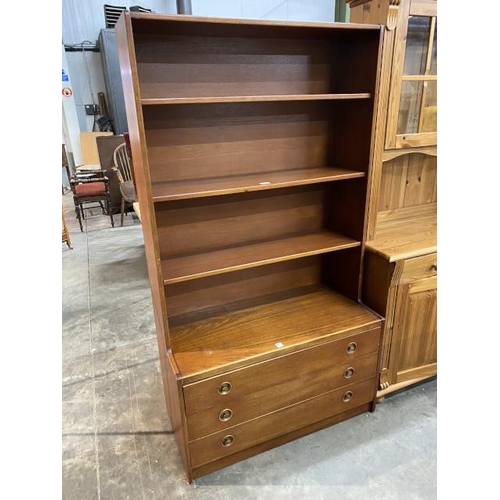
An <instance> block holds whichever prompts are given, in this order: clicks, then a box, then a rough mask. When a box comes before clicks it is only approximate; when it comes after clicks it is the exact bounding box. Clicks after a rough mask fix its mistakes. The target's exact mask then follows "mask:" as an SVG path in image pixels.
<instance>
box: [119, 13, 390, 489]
mask: <svg viewBox="0 0 500 500" xmlns="http://www.w3.org/2000/svg"><path fill="white" fill-rule="evenodd" d="M116 31H117V40H118V46H119V57H120V66H121V74H122V81H123V87H124V93H125V104H126V111H127V120H128V126H129V133H130V141H131V150H132V157H133V164H134V173H135V180H136V185H137V192H138V197H139V205H140V212H141V221H142V227H143V232H144V242H145V249H146V260H147V265H148V272H149V279H150V283H151V290H152V298H153V310H154V316H155V324H156V330H157V335H158V348H159V353H160V360H161V364H162V375H163V382H164V388H165V399H166V403H167V409H168V413H169V417H170V421H171V424H172V428H173V432H174V436H175V438H176V441H177V444H178V447H179V452H180V457H181V459H182V462H183V464H184V467H185V470H186V475H187V478H188V480H189V481H192V480H193V479H194V478H196V477H199V476H201V475H204V474H207V473H209V472H211V471H214V470H217V469H219V468H221V467H224V466H226V465H229V464H231V463H234V462H236V461H238V460H243V459H245V458H247V457H249V456H251V455H254V454H256V453H259V452H261V451H264V450H267V449H269V448H271V447H274V446H278V445H280V444H282V443H285V442H287V441H290V440H292V439H295V438H297V437H300V436H303V435H305V434H307V433H310V432H313V431H315V430H318V429H321V428H323V427H325V426H328V425H332V424H334V423H336V422H339V421H341V420H345V419H347V418H350V417H352V416H354V415H358V414H360V413H362V412H366V411H368V410H370V409H373V402H374V400H375V395H376V389H377V372H378V359H379V347H380V335H381V327H382V323H383V320H382V318H381V316H380V315H378V314H376V313H374V312H373V311H371V310H370V309H369V308H367V307H366V306H364V305H363V304H361V303H360V298H361V286H360V278H361V268H362V256H363V253H364V250H365V242H366V209H367V195H368V193H367V191H368V185H369V178H370V175H371V164H372V144H373V141H372V140H373V118H374V112H375V107H376V102H377V96H378V93H377V89H378V68H379V53H380V47H381V37H382V29H381V27H380V26H379V25H369V26H368V25H354V24H349V25H344V24H339V25H335V24H332V23H299V22H278V21H256V20H255V21H254V20H242V19H239V20H232V19H214V18H203V17H194V16H167V15H159V14H139V13H128V12H125V13H123V14H122V16H121V18H120V20H119V21H118V23H117V25H116Z"/></svg>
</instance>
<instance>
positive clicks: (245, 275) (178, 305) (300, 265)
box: [165, 256, 321, 326]
mask: <svg viewBox="0 0 500 500" xmlns="http://www.w3.org/2000/svg"><path fill="white" fill-rule="evenodd" d="M320 280H321V270H320V257H318V256H313V257H307V258H304V259H296V260H291V261H286V262H279V263H277V264H270V265H268V266H262V267H256V268H251V269H244V270H242V271H236V272H232V273H226V274H221V275H217V276H210V277H208V278H202V279H198V280H194V281H187V282H182V283H175V284H173V285H168V286H166V287H165V296H166V301H167V310H168V315H169V324H170V326H177V325H180V324H183V323H186V322H189V321H192V320H193V319H194V318H196V319H201V318H202V317H206V316H211V315H216V314H220V313H222V312H229V311H232V310H236V309H242V308H246V307H252V306H256V305H261V304H265V303H270V302H273V301H274V300H276V296H277V294H280V296H281V297H285V296H286V297H290V296H293V295H294V294H300V293H303V290H304V287H310V286H313V285H317V284H319V283H320Z"/></svg>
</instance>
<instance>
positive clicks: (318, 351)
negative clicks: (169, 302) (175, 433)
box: [184, 328, 380, 415]
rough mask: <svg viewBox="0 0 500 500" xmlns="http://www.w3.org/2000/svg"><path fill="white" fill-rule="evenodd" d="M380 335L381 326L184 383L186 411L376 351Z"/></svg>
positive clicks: (223, 402) (224, 403)
mask: <svg viewBox="0 0 500 500" xmlns="http://www.w3.org/2000/svg"><path fill="white" fill-rule="evenodd" d="M379 337H380V328H375V329H372V330H369V331H366V332H362V333H358V334H356V335H351V336H349V337H345V338H343V339H340V340H335V341H332V342H328V343H326V344H322V345H319V346H314V347H310V348H308V349H304V350H302V351H298V352H293V353H291V354H285V355H283V356H281V357H279V358H274V359H272V360H269V361H263V362H262V363H257V364H255V365H252V366H249V367H245V368H240V369H239V370H234V371H232V372H229V373H226V374H223V375H218V376H216V377H212V378H210V379H206V380H201V381H199V382H195V383H193V384H188V385H185V386H184V399H185V406H186V414H187V415H191V414H193V413H196V412H198V411H201V410H204V409H206V408H212V407H217V408H225V407H226V406H227V405H228V404H229V403H230V402H232V401H234V400H236V399H239V398H242V397H244V396H247V395H249V394H250V393H253V392H258V391H261V390H263V389H267V388H268V387H269V385H270V381H272V383H273V384H283V383H285V382H289V381H291V380H294V379H296V378H303V377H305V376H306V375H307V374H308V373H309V372H311V371H315V370H325V369H328V368H330V367H331V366H332V365H335V364H342V365H344V364H345V363H353V362H354V361H355V360H356V359H359V358H361V357H362V356H365V355H367V354H371V353H373V352H376V351H377V348H378V342H379ZM316 394H318V392H316Z"/></svg>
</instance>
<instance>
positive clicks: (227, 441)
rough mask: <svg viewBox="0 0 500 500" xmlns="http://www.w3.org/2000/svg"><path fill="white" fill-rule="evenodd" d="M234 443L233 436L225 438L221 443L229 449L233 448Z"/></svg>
mask: <svg viewBox="0 0 500 500" xmlns="http://www.w3.org/2000/svg"><path fill="white" fill-rule="evenodd" d="M233 443H234V436H231V434H229V435H228V436H224V437H223V438H222V441H221V443H220V444H221V445H222V446H224V447H225V448H227V447H228V446H231V445H232V444H233Z"/></svg>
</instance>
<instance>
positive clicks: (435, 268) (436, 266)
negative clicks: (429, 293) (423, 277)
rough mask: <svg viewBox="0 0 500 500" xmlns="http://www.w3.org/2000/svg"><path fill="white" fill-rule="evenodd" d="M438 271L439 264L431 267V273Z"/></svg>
mask: <svg viewBox="0 0 500 500" xmlns="http://www.w3.org/2000/svg"><path fill="white" fill-rule="evenodd" d="M437 270H438V265H437V264H432V266H431V271H436V272H437Z"/></svg>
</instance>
